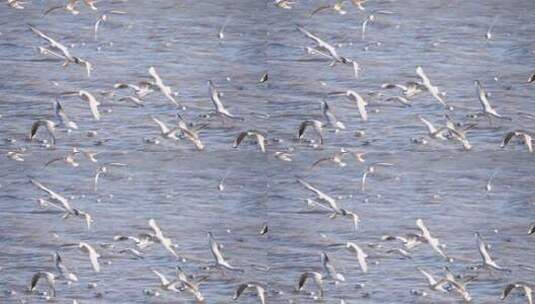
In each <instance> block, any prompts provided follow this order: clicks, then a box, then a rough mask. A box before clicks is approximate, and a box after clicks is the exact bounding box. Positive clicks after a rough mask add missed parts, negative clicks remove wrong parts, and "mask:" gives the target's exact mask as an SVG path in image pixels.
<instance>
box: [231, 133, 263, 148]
mask: <svg viewBox="0 0 535 304" xmlns="http://www.w3.org/2000/svg"><path fill="white" fill-rule="evenodd" d="M245 137H254V138H255V139H256V142H257V143H258V146H259V147H260V150H261V151H262V152H263V153H266V147H265V141H266V136H265V135H264V134H263V133H262V132H260V131H257V130H248V131H245V132H241V133H240V134H239V135H238V137H236V139H235V140H234V144H233V146H232V147H233V148H237V147H238V145H239V144H240V143H241V142H242V141H243V139H244V138H245Z"/></svg>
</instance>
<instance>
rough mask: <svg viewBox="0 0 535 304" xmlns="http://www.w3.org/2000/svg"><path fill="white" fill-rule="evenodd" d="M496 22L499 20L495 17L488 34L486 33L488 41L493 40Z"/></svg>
mask: <svg viewBox="0 0 535 304" xmlns="http://www.w3.org/2000/svg"><path fill="white" fill-rule="evenodd" d="M496 20H497V18H496V17H495V18H494V20H492V23H491V25H490V26H489V28H488V30H487V32H486V33H485V38H487V40H490V39H492V30H493V29H494V24H495V23H496Z"/></svg>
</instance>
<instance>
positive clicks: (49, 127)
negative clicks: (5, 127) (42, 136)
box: [30, 119, 56, 144]
mask: <svg viewBox="0 0 535 304" xmlns="http://www.w3.org/2000/svg"><path fill="white" fill-rule="evenodd" d="M41 126H45V127H46V130H47V131H48V134H49V135H50V137H52V144H56V132H55V131H56V124H55V123H54V122H53V121H51V120H48V119H40V120H37V121H35V122H34V123H33V124H32V129H31V131H30V141H32V140H33V138H34V137H35V135H36V134H37V130H39V127H41Z"/></svg>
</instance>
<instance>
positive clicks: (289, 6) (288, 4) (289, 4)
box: [273, 0, 295, 9]
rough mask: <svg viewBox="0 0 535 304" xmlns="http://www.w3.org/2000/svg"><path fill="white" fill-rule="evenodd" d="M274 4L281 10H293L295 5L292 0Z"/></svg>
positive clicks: (278, 1)
mask: <svg viewBox="0 0 535 304" xmlns="http://www.w3.org/2000/svg"><path fill="white" fill-rule="evenodd" d="M273 4H275V6H276V7H279V8H283V9H292V5H294V4H295V1H292V0H274V2H273Z"/></svg>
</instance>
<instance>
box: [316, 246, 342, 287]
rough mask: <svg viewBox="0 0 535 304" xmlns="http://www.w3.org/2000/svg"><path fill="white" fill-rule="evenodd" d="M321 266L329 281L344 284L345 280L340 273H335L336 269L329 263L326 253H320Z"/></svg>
mask: <svg viewBox="0 0 535 304" xmlns="http://www.w3.org/2000/svg"><path fill="white" fill-rule="evenodd" d="M321 264H322V265H323V269H324V270H325V272H327V277H328V278H330V279H331V280H334V281H335V283H336V282H345V280H346V279H345V278H344V276H343V275H342V274H341V273H338V272H337V271H336V268H335V267H334V265H333V264H332V263H331V259H330V258H329V256H328V255H327V253H326V252H322V253H321Z"/></svg>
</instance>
